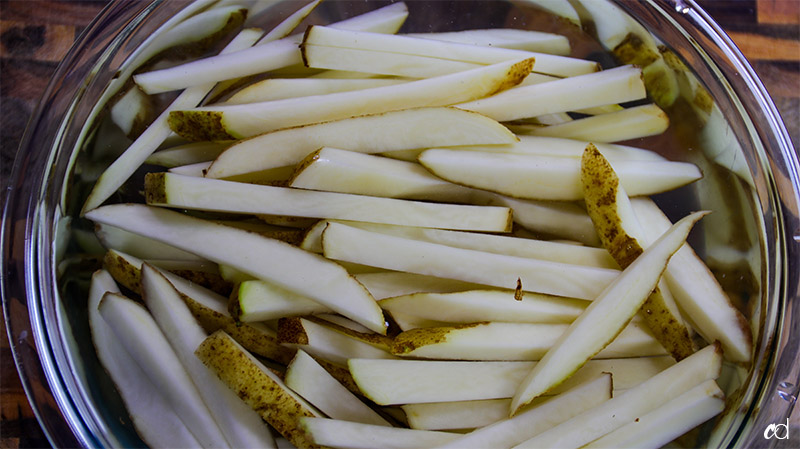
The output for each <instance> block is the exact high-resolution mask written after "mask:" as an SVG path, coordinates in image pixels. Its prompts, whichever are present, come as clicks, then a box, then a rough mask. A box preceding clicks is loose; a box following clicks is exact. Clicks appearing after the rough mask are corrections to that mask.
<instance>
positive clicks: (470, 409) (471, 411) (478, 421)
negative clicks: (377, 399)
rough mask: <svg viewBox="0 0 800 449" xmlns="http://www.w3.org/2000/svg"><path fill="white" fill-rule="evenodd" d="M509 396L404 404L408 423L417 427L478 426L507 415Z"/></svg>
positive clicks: (457, 427)
mask: <svg viewBox="0 0 800 449" xmlns="http://www.w3.org/2000/svg"><path fill="white" fill-rule="evenodd" d="M510 401H511V400H510V399H483V400H477V401H458V402H431V403H427V404H405V405H401V406H400V408H401V409H403V412H405V414H406V419H408V426H409V427H410V428H412V429H418V430H454V429H455V430H461V429H477V428H479V427H484V426H488V425H489V424H492V423H496V422H497V421H500V420H501V419H503V418H508V404H509V402H510Z"/></svg>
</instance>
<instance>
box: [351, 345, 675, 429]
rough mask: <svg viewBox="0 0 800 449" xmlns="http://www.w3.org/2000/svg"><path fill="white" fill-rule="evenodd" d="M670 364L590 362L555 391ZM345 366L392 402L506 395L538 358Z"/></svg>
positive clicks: (627, 381) (373, 394) (383, 401)
mask: <svg viewBox="0 0 800 449" xmlns="http://www.w3.org/2000/svg"><path fill="white" fill-rule="evenodd" d="M674 364H675V362H674V361H673V360H672V358H671V357H669V356H660V357H637V358H626V359H605V360H590V361H588V362H587V363H586V365H584V367H583V368H581V369H580V370H579V371H578V372H577V373H576V374H575V376H573V377H572V378H571V379H570V380H569V381H567V382H566V383H565V384H563V385H562V386H561V387H559V388H558V389H557V390H556V391H565V390H566V389H567V388H569V385H577V384H580V383H582V382H584V381H587V380H590V379H593V378H595V377H597V376H598V375H599V374H600V373H603V372H609V373H612V375H613V378H614V386H615V388H617V389H620V390H625V389H630V388H632V387H635V386H636V385H638V384H640V383H641V382H643V381H645V380H647V379H649V378H650V377H652V376H654V375H656V374H658V373H659V372H661V371H663V370H664V369H666V368H669V367H670V366H672V365H674ZM348 366H349V368H350V372H351V373H352V376H353V379H354V380H355V382H356V384H357V385H358V387H359V388H360V389H361V391H362V392H363V393H364V395H365V396H367V397H368V398H370V399H371V400H373V401H374V402H376V403H377V404H380V405H390V404H413V403H432V402H455V401H472V400H485V399H507V398H510V397H511V396H512V395H513V394H514V391H515V390H516V388H517V386H518V385H519V383H520V382H521V381H522V379H523V378H524V377H525V375H526V374H527V373H528V372H530V370H531V368H533V367H534V366H536V362H464V361H438V360H377V359H351V360H349V361H348ZM506 416H508V408H506Z"/></svg>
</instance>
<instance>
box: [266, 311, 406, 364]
mask: <svg viewBox="0 0 800 449" xmlns="http://www.w3.org/2000/svg"><path fill="white" fill-rule="evenodd" d="M283 325H284V323H283V322H281V323H279V324H278V338H279V339H280V340H281V342H282V343H283V344H285V345H286V346H289V347H292V348H297V349H301V350H303V351H305V352H307V353H309V354H311V355H313V356H315V357H319V358H321V359H324V360H327V361H329V362H332V363H335V364H338V365H341V366H346V365H347V360H348V359H352V358H360V357H364V358H370V359H395V358H396V357H395V356H393V355H392V354H390V353H388V352H387V351H385V350H383V349H381V348H379V347H376V346H375V345H374V344H372V342H368V341H366V340H360V339H357V338H355V337H353V336H351V335H347V334H344V333H342V332H339V331H337V330H334V329H332V328H330V327H328V326H325V325H322V324H318V323H315V322H313V321H310V320H307V319H305V318H298V319H296V320H295V321H294V322H293V323H292V325H291V327H290V326H286V328H285V329H284V328H283Z"/></svg>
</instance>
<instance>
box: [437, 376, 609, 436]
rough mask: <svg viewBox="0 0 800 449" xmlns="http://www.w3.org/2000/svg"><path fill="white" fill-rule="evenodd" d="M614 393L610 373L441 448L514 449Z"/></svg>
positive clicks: (594, 405) (596, 404)
mask: <svg viewBox="0 0 800 449" xmlns="http://www.w3.org/2000/svg"><path fill="white" fill-rule="evenodd" d="M611 389H612V376H611V375H610V374H608V373H604V374H601V375H600V376H599V377H596V378H594V379H592V380H589V381H586V382H585V383H582V384H580V385H577V386H575V387H573V388H571V389H569V390H567V391H565V392H564V393H561V394H560V395H558V396H554V397H552V398H548V399H547V400H545V401H544V402H540V403H538V404H535V405H532V406H531V407H529V408H527V409H525V410H523V411H522V412H520V413H519V414H518V415H517V416H514V417H513V418H508V417H506V418H505V419H503V420H500V421H498V422H496V423H494V424H490V425H488V426H486V427H483V428H480V429H476V430H474V431H472V432H470V433H468V434H466V435H464V436H462V437H461V438H458V439H456V440H453V441H451V442H450V443H449V444H445V445H442V446H439V448H442V449H444V448H449V449H468V448H475V449H482V448H487V447H492V448H496V449H503V448H510V447H512V446H514V445H516V444H519V443H521V442H523V441H525V440H527V439H529V438H531V437H533V436H535V435H536V434H538V433H540V432H543V431H545V430H547V429H549V428H552V427H554V426H556V425H558V424H561V423H562V422H564V421H567V420H569V419H571V418H574V417H575V416H576V415H579V414H580V413H583V412H585V411H587V410H590V409H592V408H593V407H596V406H598V405H600V404H602V403H603V402H605V401H608V400H609V399H611Z"/></svg>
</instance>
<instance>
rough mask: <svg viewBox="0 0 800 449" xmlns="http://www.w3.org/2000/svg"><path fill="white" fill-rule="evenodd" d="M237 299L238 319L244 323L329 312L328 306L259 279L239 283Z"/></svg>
mask: <svg viewBox="0 0 800 449" xmlns="http://www.w3.org/2000/svg"><path fill="white" fill-rule="evenodd" d="M238 301H239V309H240V310H241V313H240V314H239V319H240V320H242V321H243V322H245V323H247V322H253V321H268V320H275V319H278V318H281V317H285V316H299V315H311V314H318V313H328V312H331V309H330V308H329V307H326V306H323V305H322V304H320V303H318V302H316V301H314V300H311V299H308V298H307V297H305V296H303V295H298V294H297V293H295V292H293V291H291V290H287V289H285V288H282V287H279V286H277V285H275V284H272V283H270V282H265V281H259V280H252V281H244V282H242V283H241V284H239V291H238Z"/></svg>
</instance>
